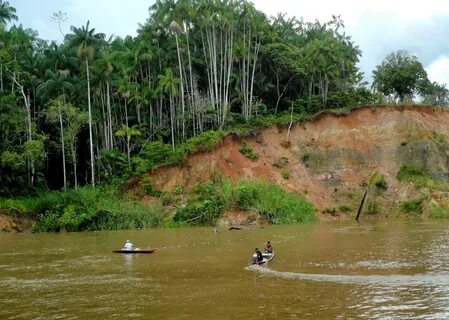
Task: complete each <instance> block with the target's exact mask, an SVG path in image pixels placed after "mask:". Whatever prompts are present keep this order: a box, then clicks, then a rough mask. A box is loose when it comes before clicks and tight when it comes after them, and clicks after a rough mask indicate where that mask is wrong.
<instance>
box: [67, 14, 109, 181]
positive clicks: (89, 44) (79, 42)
mask: <svg viewBox="0 0 449 320" xmlns="http://www.w3.org/2000/svg"><path fill="white" fill-rule="evenodd" d="M70 30H71V31H72V32H73V33H72V34H68V35H66V40H67V41H68V42H69V44H70V45H71V46H73V47H77V48H78V56H79V57H80V59H83V58H84V62H85V64H86V78H87V106H88V113H89V139H90V141H89V143H90V167H91V181H92V186H95V164H94V145H93V137H92V109H91V105H90V73H89V60H91V59H92V58H93V56H94V50H95V48H98V47H100V46H102V45H103V44H104V43H105V40H104V39H105V34H104V33H95V28H92V29H89V21H87V23H86V26H82V27H81V28H77V27H74V26H71V27H70Z"/></svg>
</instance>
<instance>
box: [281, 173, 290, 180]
mask: <svg viewBox="0 0 449 320" xmlns="http://www.w3.org/2000/svg"><path fill="white" fill-rule="evenodd" d="M282 178H284V179H286V180H288V179H290V173H288V171H283V172H282Z"/></svg>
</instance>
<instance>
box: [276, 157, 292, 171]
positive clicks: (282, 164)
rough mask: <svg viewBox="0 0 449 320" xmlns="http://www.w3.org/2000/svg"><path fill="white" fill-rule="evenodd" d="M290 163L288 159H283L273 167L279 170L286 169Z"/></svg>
mask: <svg viewBox="0 0 449 320" xmlns="http://www.w3.org/2000/svg"><path fill="white" fill-rule="evenodd" d="M289 162H290V160H288V158H287V157H281V158H280V159H279V160H278V161H276V162H274V163H273V167H276V168H278V169H284V168H285V167H286V166H287V164H288V163H289Z"/></svg>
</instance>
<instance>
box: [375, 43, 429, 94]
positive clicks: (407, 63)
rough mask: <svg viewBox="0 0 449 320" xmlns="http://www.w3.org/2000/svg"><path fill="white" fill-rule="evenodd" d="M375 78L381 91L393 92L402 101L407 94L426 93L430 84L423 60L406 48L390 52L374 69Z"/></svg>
mask: <svg viewBox="0 0 449 320" xmlns="http://www.w3.org/2000/svg"><path fill="white" fill-rule="evenodd" d="M373 80H374V81H373V87H374V88H376V89H377V90H378V91H379V92H382V93H383V94H385V95H390V94H393V95H395V97H396V98H399V100H400V101H403V100H404V98H405V97H406V96H408V97H410V98H413V96H414V95H416V94H425V93H426V92H427V90H428V89H429V85H430V82H429V79H428V78H427V72H426V71H425V70H424V67H423V65H422V64H421V62H420V61H419V60H418V58H417V57H416V56H414V55H411V54H410V53H408V52H407V51H404V50H400V51H397V52H393V53H390V54H389V55H388V56H387V57H386V58H385V60H384V61H382V64H381V65H378V66H377V67H376V70H374V71H373Z"/></svg>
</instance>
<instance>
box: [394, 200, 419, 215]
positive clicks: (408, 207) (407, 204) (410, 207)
mask: <svg viewBox="0 0 449 320" xmlns="http://www.w3.org/2000/svg"><path fill="white" fill-rule="evenodd" d="M422 202H423V199H415V200H406V201H404V202H402V203H401V204H400V205H399V210H400V211H401V212H404V213H421V212H422Z"/></svg>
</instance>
